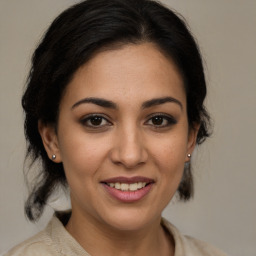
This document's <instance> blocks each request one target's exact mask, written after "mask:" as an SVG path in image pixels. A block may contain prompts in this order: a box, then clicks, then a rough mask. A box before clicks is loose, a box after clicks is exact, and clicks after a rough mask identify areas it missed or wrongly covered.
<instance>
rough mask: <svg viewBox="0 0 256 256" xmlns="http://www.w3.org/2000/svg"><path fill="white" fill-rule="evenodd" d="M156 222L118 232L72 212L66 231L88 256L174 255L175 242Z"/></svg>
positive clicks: (158, 221) (158, 222)
mask: <svg viewBox="0 0 256 256" xmlns="http://www.w3.org/2000/svg"><path fill="white" fill-rule="evenodd" d="M160 221H161V219H160V218H159V219H157V220H155V221H153V222H152V223H150V224H149V225H147V227H145V228H143V229H138V230H128V231H127V230H117V229H115V228H112V227H108V226H107V225H105V224H104V223H96V222H97V220H95V219H89V218H88V217H87V218H84V217H83V216H79V214H76V213H74V212H73V213H72V215H71V217H70V219H69V221H68V224H67V225H66V229H67V231H68V232H69V233H70V234H71V235H72V236H73V237H74V238H75V239H76V240H77V241H78V242H79V244H80V245H81V246H82V247H83V248H84V249H85V250H86V251H87V252H88V253H89V254H91V255H94V256H98V255H120V256H130V255H133V256H137V255H148V256H150V255H152V256H153V255H174V241H173V239H172V237H171V236H170V234H167V232H166V231H165V230H164V228H163V227H162V226H161V223H160Z"/></svg>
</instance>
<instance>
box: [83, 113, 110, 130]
mask: <svg viewBox="0 0 256 256" xmlns="http://www.w3.org/2000/svg"><path fill="white" fill-rule="evenodd" d="M93 117H100V118H102V119H104V120H106V122H107V123H108V124H105V125H99V126H96V125H95V126H94V125H86V124H85V123H86V121H88V120H90V118H93ZM109 119H110V118H109V117H108V116H106V115H105V114H102V113H91V114H87V115H85V116H83V117H82V118H81V119H80V123H81V124H82V125H83V126H86V127H87V128H92V129H100V128H103V127H106V126H109V125H112V122H110V120H109Z"/></svg>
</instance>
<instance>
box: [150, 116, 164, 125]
mask: <svg viewBox="0 0 256 256" xmlns="http://www.w3.org/2000/svg"><path fill="white" fill-rule="evenodd" d="M152 123H153V124H154V125H161V124H162V123H163V118H162V117H161V116H155V117H154V118H153V120H152Z"/></svg>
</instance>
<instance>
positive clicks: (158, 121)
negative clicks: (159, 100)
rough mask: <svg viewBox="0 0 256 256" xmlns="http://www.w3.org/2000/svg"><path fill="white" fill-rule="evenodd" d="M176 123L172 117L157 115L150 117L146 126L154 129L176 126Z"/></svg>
mask: <svg viewBox="0 0 256 256" xmlns="http://www.w3.org/2000/svg"><path fill="white" fill-rule="evenodd" d="M176 123H177V121H176V120H175V119H174V118H173V117H172V116H169V115H168V116H167V115H164V114H159V115H155V116H153V117H151V118H150V119H149V120H148V121H147V122H146V124H147V125H150V126H153V127H155V128H164V127H168V126H171V125H174V124H176Z"/></svg>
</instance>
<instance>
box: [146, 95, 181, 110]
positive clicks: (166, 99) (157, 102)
mask: <svg viewBox="0 0 256 256" xmlns="http://www.w3.org/2000/svg"><path fill="white" fill-rule="evenodd" d="M167 102H172V103H176V104H178V105H179V106H180V108H181V109H183V105H182V103H181V102H180V101H179V100H177V99H175V98H172V97H163V98H156V99H152V100H148V101H145V102H144V103H143V104H142V108H143V109H145V108H150V107H153V106H156V105H161V104H164V103H167Z"/></svg>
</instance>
